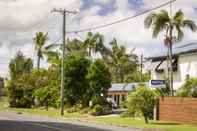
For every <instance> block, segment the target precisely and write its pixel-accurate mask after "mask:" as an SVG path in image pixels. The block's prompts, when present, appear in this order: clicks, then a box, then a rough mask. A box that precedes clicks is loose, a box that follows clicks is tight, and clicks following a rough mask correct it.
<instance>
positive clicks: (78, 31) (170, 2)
mask: <svg viewBox="0 0 197 131" xmlns="http://www.w3.org/2000/svg"><path fill="white" fill-rule="evenodd" d="M175 1H176V0H170V1H168V2H166V3H163V4H161V5H158V6H156V7H154V8H151V9H148V10H145V11H142V12H140V13H137V14H135V15H132V16H129V17H126V18H123V19H120V20H117V21H114V22H111V23H108V24H103V25H98V26H94V27H91V28H85V29H81V30H74V31H68V32H67V33H80V32H87V31H90V30H96V29H101V28H105V27H108V26H112V25H115V24H118V23H122V22H125V21H128V20H130V19H133V18H136V17H138V16H141V15H144V14H146V13H148V12H151V11H153V10H156V9H159V8H161V7H164V6H166V5H169V4H172V3H173V2H175Z"/></svg>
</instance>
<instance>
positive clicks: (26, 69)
mask: <svg viewBox="0 0 197 131" xmlns="http://www.w3.org/2000/svg"><path fill="white" fill-rule="evenodd" d="M32 68H33V61H32V59H30V58H26V57H25V56H24V55H23V54H22V52H20V51H19V52H17V53H16V56H15V58H13V59H11V61H10V63H9V70H10V77H11V80H14V79H17V78H18V77H19V76H21V75H23V74H27V73H30V72H31V70H32Z"/></svg>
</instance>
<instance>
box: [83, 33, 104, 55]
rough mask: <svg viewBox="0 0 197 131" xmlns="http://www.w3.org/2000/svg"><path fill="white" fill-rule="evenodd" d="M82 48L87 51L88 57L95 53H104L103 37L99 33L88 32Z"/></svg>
mask: <svg viewBox="0 0 197 131" xmlns="http://www.w3.org/2000/svg"><path fill="white" fill-rule="evenodd" d="M83 47H85V48H86V49H87V50H88V56H89V57H93V55H94V54H96V53H97V52H100V53H104V49H105V47H104V37H103V36H102V35H101V34H99V33H96V34H93V33H92V32H88V34H87V38H86V39H85V41H84V43H83Z"/></svg>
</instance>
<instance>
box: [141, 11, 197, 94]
mask: <svg viewBox="0 0 197 131" xmlns="http://www.w3.org/2000/svg"><path fill="white" fill-rule="evenodd" d="M144 25H145V27H146V28H150V27H152V30H153V37H154V38H155V37H157V36H158V34H159V33H161V32H165V35H166V36H165V44H166V45H167V47H168V48H169V61H170V68H169V69H170V70H169V71H170V89H171V95H172V96H173V95H174V91H173V65H172V64H173V62H172V57H173V53H172V44H173V41H174V40H175V41H180V40H182V39H183V37H184V32H183V28H188V29H190V30H191V31H196V30H197V26H196V24H195V23H194V21H192V20H188V19H185V16H184V13H183V12H182V11H181V10H179V11H177V12H176V13H175V15H174V16H173V17H170V16H169V14H168V12H167V11H165V10H161V11H160V12H159V13H151V14H150V15H148V16H147V17H146V19H145V21H144ZM174 33H176V34H174Z"/></svg>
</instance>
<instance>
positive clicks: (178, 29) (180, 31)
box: [176, 25, 184, 41]
mask: <svg viewBox="0 0 197 131" xmlns="http://www.w3.org/2000/svg"><path fill="white" fill-rule="evenodd" d="M176 30H177V34H178V35H177V40H178V41H181V40H182V39H183V37H184V33H183V31H182V30H181V28H180V26H179V25H177V26H176Z"/></svg>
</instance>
